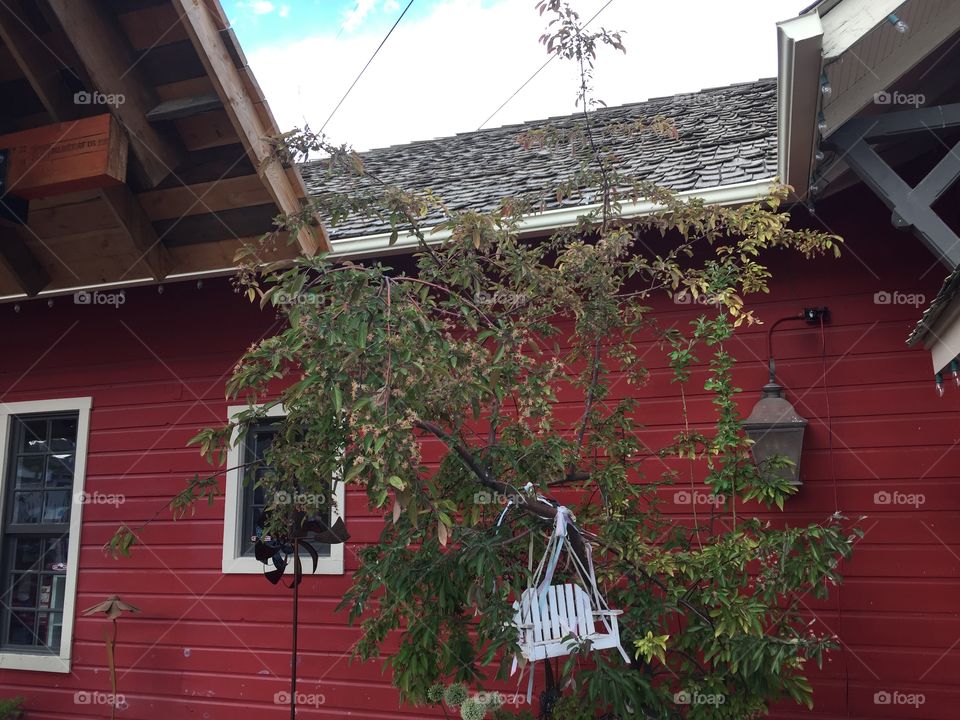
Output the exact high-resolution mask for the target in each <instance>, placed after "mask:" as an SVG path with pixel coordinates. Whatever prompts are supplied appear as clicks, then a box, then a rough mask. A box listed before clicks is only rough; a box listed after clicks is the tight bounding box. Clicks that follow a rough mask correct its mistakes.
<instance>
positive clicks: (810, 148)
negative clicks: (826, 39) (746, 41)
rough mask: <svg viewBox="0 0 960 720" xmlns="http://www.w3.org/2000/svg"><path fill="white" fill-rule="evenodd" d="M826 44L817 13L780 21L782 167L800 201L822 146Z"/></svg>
mask: <svg viewBox="0 0 960 720" xmlns="http://www.w3.org/2000/svg"><path fill="white" fill-rule="evenodd" d="M822 43H823V25H822V23H821V21H820V16H819V15H818V14H817V13H815V12H814V13H810V14H808V15H801V16H800V17H796V18H791V19H790V20H784V21H783V22H780V23H777V54H778V69H777V166H778V170H779V175H780V179H781V181H782V182H783V183H784V184H786V185H790V186H791V187H792V188H793V192H794V195H795V196H796V197H803V196H805V195H806V193H807V188H808V186H809V183H810V171H811V169H812V167H813V155H814V152H815V151H816V146H817V113H818V112H819V107H820V73H821V69H822V67H823V63H822V58H821V50H822Z"/></svg>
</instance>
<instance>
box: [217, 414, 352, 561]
mask: <svg viewBox="0 0 960 720" xmlns="http://www.w3.org/2000/svg"><path fill="white" fill-rule="evenodd" d="M247 409H249V406H247V405H234V406H231V407H229V408H228V409H227V413H228V416H229V417H230V418H231V419H232V418H234V417H236V415H238V414H239V413H241V412H243V411H244V410H247ZM267 415H268V418H282V417H283V416H284V411H283V408H282V407H280V406H279V405H277V406H274V407H272V408H270V409H269V411H268V412H267ZM275 432H276V431H275V429H274V427H273V424H272V423H270V422H269V420H267V421H266V422H263V423H260V424H258V425H256V426H254V427H249V428H247V434H246V437H245V439H244V441H243V442H238V437H237V436H235V437H234V438H233V441H232V442H231V444H230V450H229V452H228V453H227V477H226V497H225V507H226V510H225V513H224V519H223V567H222V569H223V572H224V573H226V574H235V575H254V574H256V575H262V574H263V571H264V565H263V563H261V562H260V561H259V560H257V559H256V558H255V557H254V555H253V540H252V537H253V534H254V529H255V526H256V521H257V518H258V517H259V513H260V511H261V510H262V509H263V507H264V505H265V504H266V498H264V497H263V491H262V489H260V488H257V487H256V481H257V479H258V473H262V472H264V470H265V468H264V467H263V466H262V465H251V463H254V462H255V461H256V460H261V459H262V458H263V453H264V451H265V450H266V449H267V448H268V447H269V446H270V442H271V441H272V437H273V434H274V433H275ZM238 435H239V433H238ZM332 497H333V501H334V502H333V503H332V504H331V506H330V509H329V512H330V523H331V524H332V523H333V522H335V521H336V520H337V518H340V517H343V511H344V492H343V483H342V482H337V483H336V489H335V490H334V492H333V493H332ZM316 547H317V550H318V551H319V554H320V560H319V562H318V563H317V572H316V574H317V575H342V574H343V543H338V544H334V545H317V546H316ZM303 567H304V574H309V573H310V571H311V570H312V569H313V562H312V560H307V561H306V562H305V563H304V565H303ZM286 572H287V573H292V572H293V563H292V562H291V563H289V564H288V565H287V570H286Z"/></svg>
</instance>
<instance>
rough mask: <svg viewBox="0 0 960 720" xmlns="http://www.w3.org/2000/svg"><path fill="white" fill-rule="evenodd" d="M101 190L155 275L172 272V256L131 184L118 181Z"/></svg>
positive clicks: (159, 276) (154, 277)
mask: <svg viewBox="0 0 960 720" xmlns="http://www.w3.org/2000/svg"><path fill="white" fill-rule="evenodd" d="M100 194H101V197H102V198H103V200H104V202H105V203H106V205H107V207H108V208H109V209H110V212H111V214H112V215H113V217H114V219H115V220H116V221H117V223H118V224H119V225H120V227H121V229H122V230H123V231H124V233H125V234H126V236H127V239H128V240H129V242H130V243H131V244H132V245H133V246H134V248H136V250H137V252H138V253H140V257H141V258H142V259H143V262H145V263H146V264H147V266H148V267H149V268H150V271H151V273H152V274H153V279H154V280H163V278H165V277H166V276H167V274H168V273H169V272H170V267H171V266H172V260H171V258H170V255H169V253H168V252H167V249H166V247H164V245H163V243H162V242H161V240H160V238H159V237H157V233H156V231H155V230H154V229H153V225H151V223H150V219H149V218H148V217H147V215H146V213H145V212H144V211H143V207H141V205H140V203H139V202H138V200H137V198H136V197H134V195H133V193H132V192H130V188H129V187H128V186H126V185H118V186H116V187H112V188H105V189H103V190H102V191H101V193H100Z"/></svg>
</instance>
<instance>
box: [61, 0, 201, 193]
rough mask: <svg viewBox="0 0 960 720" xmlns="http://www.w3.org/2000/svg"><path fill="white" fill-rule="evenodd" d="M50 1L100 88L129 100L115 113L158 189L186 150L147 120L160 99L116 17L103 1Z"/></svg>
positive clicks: (115, 108) (149, 182) (147, 183)
mask: <svg viewBox="0 0 960 720" xmlns="http://www.w3.org/2000/svg"><path fill="white" fill-rule="evenodd" d="M47 2H48V3H49V7H50V10H51V12H52V13H53V15H54V16H55V17H56V19H57V21H58V22H59V24H60V27H61V28H63V30H64V32H65V34H66V36H67V38H68V39H69V40H70V44H71V45H72V46H73V49H74V51H75V52H76V54H77V56H78V57H79V59H80V61H81V63H82V64H83V67H84V68H85V69H86V71H87V73H89V75H90V78H91V80H92V81H93V84H94V85H95V87H96V88H97V89H98V90H99V91H100V92H102V93H104V95H107V96H111V95H112V96H123V102H122V103H117V104H115V105H114V106H113V107H112V109H111V110H112V113H113V115H114V116H115V117H116V118H117V119H118V120H119V121H120V123H121V125H123V127H124V129H125V130H126V131H127V134H128V135H129V137H130V145H131V149H132V150H133V153H134V154H135V155H136V157H137V160H138V161H139V167H141V168H142V170H143V176H144V177H143V181H144V184H145V186H146V187H156V185H157V184H158V183H159V182H160V181H161V180H163V179H164V178H165V177H167V176H168V175H169V174H170V173H171V172H173V171H174V169H175V168H176V167H177V166H178V165H179V164H180V161H181V160H182V158H183V154H184V149H183V147H182V145H181V143H179V142H178V141H177V140H175V139H174V138H172V137H171V136H170V135H169V134H168V133H165V132H163V130H162V128H159V127H157V126H155V125H153V124H152V123H151V122H150V121H149V120H148V119H147V113H148V112H149V111H150V110H151V109H153V108H155V107H156V106H157V104H158V103H159V100H158V99H157V94H156V91H155V90H154V88H153V86H152V85H150V83H149V82H148V81H147V79H146V77H145V76H144V74H143V69H142V68H141V67H140V65H139V63H137V57H136V54H135V53H134V51H133V48H132V47H131V46H130V42H129V40H128V39H127V37H126V35H125V34H124V32H123V29H122V28H121V26H120V24H119V22H118V21H117V19H116V16H114V15H112V14H111V13H109V11H108V10H107V9H106V7H105V6H104V5H103V4H102V3H100V2H98V0H47Z"/></svg>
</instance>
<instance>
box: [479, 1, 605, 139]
mask: <svg viewBox="0 0 960 720" xmlns="http://www.w3.org/2000/svg"><path fill="white" fill-rule="evenodd" d="M612 2H613V0H607V2H606V4H605V5H604V6H603V7H602V8H600V9H599V10H597V11H596V12H595V13H594V14H593V17H592V18H590V19H589V20H587V22H585V23H584V24H583V29H584V30H586V29H587V27H589V25H590V23H592V22H593V21H594V20H596V19H597V16H598V15H600V13H602V12H603V11H604V10H606V9H607V8H608V7H610V3H612ZM555 57H557V56H556V55H551V56H550V57H549V58H548V59H547V61H546V62H545V63H544V64H543V65H541V66H540V67H538V68H537V69H536V70H535V71H534V73H533V75H531V76H530V77H528V78H527V79H526V80H525V81H524V83H523V85H521V86H520V87H518V88H517V89H516V90H514V91H513V94H512V95H511V96H510V97H508V98H507V99H506V100H504V101H503V103H502V104H501V105H500V107H498V108H497V109H496V110H494V111H493V112H492V113H490V117H488V118H487V119H486V120H484V121H483V122H482V123H480V126H479V127H478V128H477V130H483V126H484V125H486V124H487V123H488V122H490V121H491V120H493V118H494V117H495V116H496V115H497V113H499V112H500V111H501V110H503V109H504V108H505V107H506V106H507V105H508V104H509V103H510V101H511V100H513V99H514V98H515V97H516V96H517V95H519V94H520V93H521V91H522V90H523V89H524V88H525V87H526V86H527V85H529V84H530V83H531V82H533V79H534V78H535V77H536V76H537V75H539V74H540V73H541V72H542V71H543V69H544V68H545V67H546V66H547V65H549V64H550V63H552V62H553V59H554V58H555Z"/></svg>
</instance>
